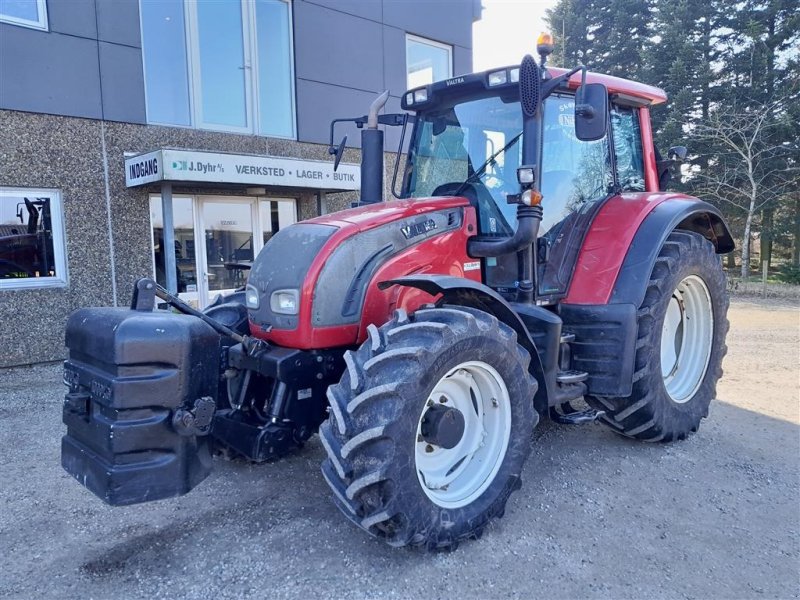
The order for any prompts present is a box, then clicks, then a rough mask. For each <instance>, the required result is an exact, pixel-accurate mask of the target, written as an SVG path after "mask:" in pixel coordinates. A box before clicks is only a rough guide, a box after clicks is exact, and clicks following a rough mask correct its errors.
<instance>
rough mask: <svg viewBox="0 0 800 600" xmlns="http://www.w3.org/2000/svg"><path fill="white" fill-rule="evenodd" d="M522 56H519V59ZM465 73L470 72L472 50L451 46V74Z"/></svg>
mask: <svg viewBox="0 0 800 600" xmlns="http://www.w3.org/2000/svg"><path fill="white" fill-rule="evenodd" d="M521 59H522V57H521V56H520V60H521ZM465 73H472V50H469V49H468V48H462V47H461V46H454V47H453V75H464V74H465Z"/></svg>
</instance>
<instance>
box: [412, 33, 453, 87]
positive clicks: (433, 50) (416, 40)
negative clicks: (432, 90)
mask: <svg viewBox="0 0 800 600" xmlns="http://www.w3.org/2000/svg"><path fill="white" fill-rule="evenodd" d="M406 69H407V75H408V87H409V88H415V87H419V86H422V85H427V84H429V83H433V82H434V81H442V80H443V79H448V78H450V77H452V76H453V47H452V46H448V45H447V44H440V43H439V42H434V41H433V40H426V39H425V38H421V37H417V36H415V35H407V36H406Z"/></svg>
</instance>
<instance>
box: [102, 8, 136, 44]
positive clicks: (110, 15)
mask: <svg viewBox="0 0 800 600" xmlns="http://www.w3.org/2000/svg"><path fill="white" fill-rule="evenodd" d="M96 2H97V34H98V39H100V40H102V41H104V42H111V43H114V44H125V45H127V46H136V47H141V45H142V36H141V30H140V26H139V1H138V0H96Z"/></svg>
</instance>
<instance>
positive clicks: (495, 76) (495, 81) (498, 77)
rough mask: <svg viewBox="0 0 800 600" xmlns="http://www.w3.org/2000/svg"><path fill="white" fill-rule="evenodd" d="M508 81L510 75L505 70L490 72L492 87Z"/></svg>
mask: <svg viewBox="0 0 800 600" xmlns="http://www.w3.org/2000/svg"><path fill="white" fill-rule="evenodd" d="M506 81H508V75H507V74H506V72H505V71H495V72H494V73H489V85H490V86H492V87H494V86H496V85H503V84H504V83H505V82H506Z"/></svg>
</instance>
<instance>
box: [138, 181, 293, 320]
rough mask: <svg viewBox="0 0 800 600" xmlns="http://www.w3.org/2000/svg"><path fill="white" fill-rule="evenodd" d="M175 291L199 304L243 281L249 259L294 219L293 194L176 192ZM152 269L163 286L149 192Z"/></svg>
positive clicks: (154, 200)
mask: <svg viewBox="0 0 800 600" xmlns="http://www.w3.org/2000/svg"><path fill="white" fill-rule="evenodd" d="M172 214H173V221H174V223H175V259H176V269H177V274H176V276H177V282H178V296H180V298H181V299H183V300H184V301H185V302H188V303H189V304H191V305H192V306H194V307H195V308H205V307H206V306H208V305H209V304H211V303H212V302H213V301H214V300H215V299H216V297H217V296H218V295H219V294H223V295H224V294H229V293H231V292H234V291H235V290H237V289H239V288H240V287H242V286H244V285H245V284H246V283H247V275H248V273H249V271H250V266H251V265H252V264H253V260H254V259H255V257H256V256H258V253H259V252H260V251H261V249H262V248H263V247H264V244H266V243H267V242H268V241H269V239H270V238H271V237H272V236H273V235H274V234H275V233H277V232H278V231H279V230H280V229H282V228H283V227H286V226H288V225H291V224H292V223H295V222H297V207H296V201H295V199H294V198H256V197H253V196H182V195H175V196H174V197H173V199H172ZM150 222H151V224H152V235H153V271H154V274H155V277H156V280H157V281H158V283H160V284H161V285H163V286H166V276H165V272H164V263H165V261H164V248H163V244H164V243H163V239H164V233H163V223H162V217H161V198H160V197H159V196H151V197H150Z"/></svg>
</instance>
